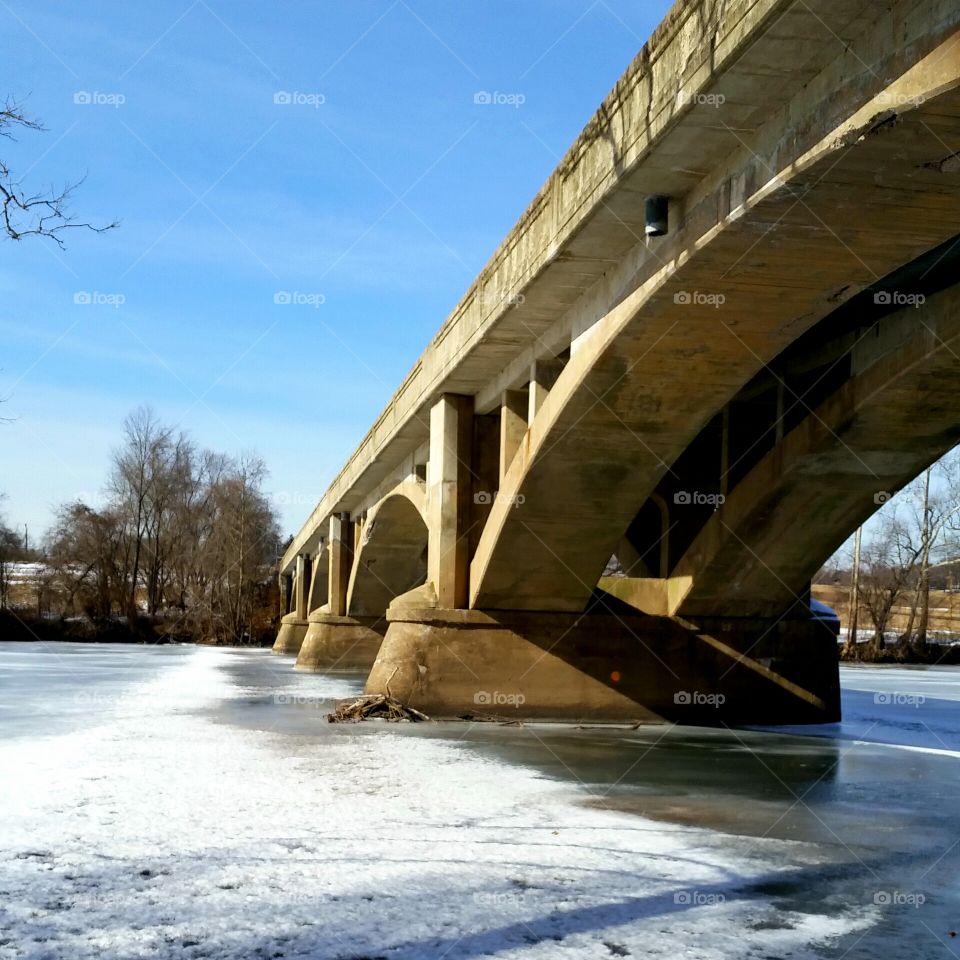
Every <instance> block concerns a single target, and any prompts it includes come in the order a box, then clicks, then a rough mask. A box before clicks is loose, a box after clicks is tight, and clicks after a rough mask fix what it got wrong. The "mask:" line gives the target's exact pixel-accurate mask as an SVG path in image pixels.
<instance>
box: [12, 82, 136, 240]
mask: <svg viewBox="0 0 960 960" xmlns="http://www.w3.org/2000/svg"><path fill="white" fill-rule="evenodd" d="M18 128H19V129H21V130H31V131H42V130H43V129H44V127H43V125H42V124H41V123H40V122H39V121H37V120H35V119H33V118H31V117H29V116H28V115H27V114H26V113H24V111H23V105H22V104H21V103H20V102H19V101H17V100H15V99H13V98H11V97H7V99H6V100H5V101H4V103H3V106H2V108H0V137H6V139H8V140H15V139H16V138H15V137H14V131H15V130H17V129H18ZM82 182H83V180H82V179H80V180H78V181H76V182H75V183H72V184H68V185H67V186H65V187H64V188H63V189H62V190H59V191H56V190H53V189H51V190H47V191H45V192H41V193H30V192H27V191H25V190H24V189H23V188H22V186H21V185H20V182H19V181H18V180H17V179H16V177H15V176H14V174H13V172H12V171H11V170H10V167H9V166H8V165H7V164H6V163H5V162H4V161H3V160H2V159H0V203H2V206H3V231H4V232H5V233H6V235H7V237H9V238H10V239H11V240H22V239H23V238H24V237H29V236H38V237H49V238H50V239H51V240H53V241H55V242H56V243H57V244H59V245H60V246H61V247H63V245H64V243H63V239H62V237H61V234H62V233H64V231H66V230H70V229H76V228H78V227H79V228H82V229H84V230H93V231H94V232H95V233H103V232H104V231H106V230H112V229H113V228H114V227H116V226H117V225H118V224H117V222H116V221H113V222H112V223H108V224H106V225H105V226H101V227H97V226H94V225H93V224H91V223H87V222H85V221H84V222H78V221H77V220H75V219H74V218H73V217H71V216H70V215H69V212H68V207H69V204H70V200H71V198H72V196H73V192H74V191H75V190H76V188H77V187H78V186H80V184H81V183H82Z"/></svg>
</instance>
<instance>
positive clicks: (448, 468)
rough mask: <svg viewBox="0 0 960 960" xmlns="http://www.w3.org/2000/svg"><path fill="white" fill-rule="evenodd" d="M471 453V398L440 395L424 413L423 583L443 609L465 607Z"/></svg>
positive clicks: (468, 578)
mask: <svg viewBox="0 0 960 960" xmlns="http://www.w3.org/2000/svg"><path fill="white" fill-rule="evenodd" d="M472 447H473V398H472V397H464V396H459V395H457V394H444V395H443V396H442V397H441V398H440V399H439V400H438V401H437V402H436V403H435V404H434V406H433V409H432V410H431V411H430V470H429V486H428V489H427V500H428V508H427V511H428V517H429V528H430V541H429V548H428V555H427V578H428V579H429V580H430V582H431V583H433V586H434V589H435V590H436V592H437V603H438V604H439V605H440V606H441V607H444V608H447V609H456V608H463V607H466V606H467V602H468V594H469V587H470V569H469V565H470V550H469V546H470V545H469V539H468V534H469V526H470V506H471V500H472V483H471V474H470V456H471V451H472Z"/></svg>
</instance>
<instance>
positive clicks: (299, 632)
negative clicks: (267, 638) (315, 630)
mask: <svg viewBox="0 0 960 960" xmlns="http://www.w3.org/2000/svg"><path fill="white" fill-rule="evenodd" d="M307 626H308V624H307V621H306V619H301V618H300V617H298V616H297V614H296V613H288V614H287V615H286V616H284V617H281V618H280V629H279V630H278V631H277V639H276V640H275V641H274V643H273V652H274V653H277V654H280V653H292V654H297V653H299V652H300V647H301V645H302V644H303V638H304V637H305V636H306V635H307Z"/></svg>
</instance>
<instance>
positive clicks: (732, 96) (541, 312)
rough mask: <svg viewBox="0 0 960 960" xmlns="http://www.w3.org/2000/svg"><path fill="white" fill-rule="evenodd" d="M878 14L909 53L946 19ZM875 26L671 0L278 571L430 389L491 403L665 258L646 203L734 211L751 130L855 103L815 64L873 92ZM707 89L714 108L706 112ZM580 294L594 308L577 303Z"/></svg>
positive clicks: (422, 413)
mask: <svg viewBox="0 0 960 960" xmlns="http://www.w3.org/2000/svg"><path fill="white" fill-rule="evenodd" d="M883 14H884V16H885V17H886V19H887V20H888V21H889V22H888V23H886V24H885V26H884V29H886V34H885V35H884V38H885V46H887V47H889V46H891V45H892V44H897V45H900V46H903V47H907V46H909V47H910V49H911V51H912V53H913V55H914V56H917V57H918V56H920V55H922V53H923V52H924V49H925V45H929V43H930V42H931V38H934V39H935V38H936V36H937V34H938V31H942V30H943V29H945V26H944V25H949V22H950V20H951V17H953V18H954V20H955V19H956V11H955V9H954V8H953V6H952V4H951V3H950V2H946V0H940V2H932V0H931V2H930V3H925V4H919V5H918V4H915V3H905V2H901V3H898V4H897V11H895V12H894V13H888V12H887V11H886V10H884V11H883ZM877 20H878V13H877V9H876V3H875V2H874V0H727V2H722V3H718V2H716V0H680V2H678V3H676V4H675V5H674V7H673V8H672V9H671V11H670V13H669V14H668V15H667V17H666V18H665V20H664V22H663V24H662V25H661V26H660V27H659V28H658V29H657V31H656V32H655V33H654V35H653V36H652V37H651V38H650V40H649V41H648V43H646V44H645V45H644V47H643V49H642V50H641V51H640V52H639V53H638V55H637V57H636V58H635V59H634V61H633V63H632V64H630V66H629V67H628V69H627V70H626V72H625V74H624V76H623V77H622V78H621V80H620V81H618V83H617V85H616V86H615V88H614V89H613V90H612V91H611V93H610V94H609V96H608V97H607V98H606V99H605V101H604V103H603V104H602V105H601V107H600V109H599V110H598V111H597V113H596V115H595V117H594V118H593V119H592V120H591V121H590V123H589V124H588V125H587V126H586V128H585V129H584V131H583V133H582V134H581V135H580V137H579V138H578V139H577V141H576V142H575V143H574V144H573V146H572V147H571V148H570V150H569V151H568V152H567V154H566V155H565V157H564V158H563V159H562V160H561V162H560V164H559V165H558V167H557V170H556V171H555V173H554V174H553V175H552V176H551V177H550V179H549V180H548V181H547V183H546V184H545V185H544V187H543V188H542V190H541V191H540V192H539V193H538V195H537V196H536V197H535V198H534V200H533V201H532V202H531V204H530V206H529V207H528V209H527V211H526V212H525V213H524V214H523V216H522V217H521V218H520V220H519V221H518V223H517V225H516V227H515V228H514V229H513V230H512V231H511V233H510V235H509V236H508V237H506V238H505V239H504V241H503V243H502V244H501V245H500V246H499V248H498V249H497V251H496V252H495V253H494V255H493V256H492V258H491V260H490V262H489V263H488V264H487V266H486V267H485V268H484V270H483V271H482V272H481V274H480V276H479V277H478V278H477V280H476V281H475V282H474V284H473V285H472V286H471V287H470V289H469V290H468V291H467V292H466V294H465V295H464V297H463V299H462V300H461V301H460V303H459V304H458V305H457V307H456V308H455V309H454V311H453V313H452V314H451V315H450V316H449V317H448V318H447V320H446V321H445V322H444V323H443V325H442V326H441V328H440V330H439V332H438V333H437V335H436V336H435V337H434V339H433V341H432V342H431V343H430V345H429V346H428V348H427V349H426V350H425V351H424V353H423V355H422V356H421V358H420V359H419V360H418V361H417V363H416V364H415V365H414V367H413V369H412V370H411V371H410V373H409V374H408V376H407V377H406V378H405V379H404V381H403V383H402V384H401V385H400V386H399V388H398V389H397V392H396V393H395V394H394V396H393V398H392V399H391V401H390V402H389V404H388V405H387V407H386V408H385V409H384V411H383V413H382V414H381V415H380V417H379V418H378V419H377V421H376V423H375V424H374V425H373V427H372V428H371V429H370V431H369V432H368V434H367V435H366V437H364V439H363V440H362V442H361V443H360V445H359V446H358V448H357V450H356V451H355V452H354V453H353V455H352V456H351V457H350V459H349V461H348V462H347V464H346V465H345V466H344V468H343V470H342V471H341V472H340V474H339V475H338V476H337V477H336V479H335V480H334V481H333V483H332V484H331V485H330V488H329V489H328V490H327V492H326V493H325V494H324V496H323V498H322V500H321V501H320V503H319V504H318V505H317V507H316V509H315V510H314V511H313V513H312V514H311V516H310V517H309V518H308V520H307V522H306V523H305V525H304V527H303V529H302V530H301V531H300V532H299V533H298V534H297V536H296V537H295V539H294V542H293V543H292V544H291V546H290V548H289V550H288V551H287V553H286V555H285V557H284V560H283V568H284V570H286V569H288V568H289V567H291V566H292V563H293V559H294V558H295V556H296V555H297V554H298V553H300V552H303V551H305V550H306V551H309V552H311V553H313V552H315V550H316V548H317V544H318V539H319V537H320V535H321V534H322V532H323V530H324V527H325V524H326V521H327V518H328V517H329V516H330V514H332V513H334V512H338V511H344V510H349V511H356V510H359V509H362V508H363V506H364V504H366V503H373V502H375V501H376V500H377V499H378V498H379V496H381V495H382V493H380V492H378V487H379V486H380V485H381V484H382V483H384V482H386V483H391V484H392V483H393V482H394V481H393V480H392V479H391V477H392V475H393V472H394V471H395V470H396V469H397V468H400V467H401V465H402V464H403V463H404V462H405V458H407V457H409V456H411V455H412V453H413V451H414V450H415V449H416V448H417V447H418V446H420V445H422V444H424V443H425V442H426V441H427V440H428V435H429V430H428V424H429V409H430V406H431V405H432V401H433V398H434V397H435V396H437V395H438V394H440V393H444V392H446V393H454V394H467V395H474V394H478V393H479V392H482V391H484V390H485V389H486V388H488V387H490V392H489V393H488V394H485V395H487V396H489V397H493V396H497V397H499V391H500V390H502V389H507V388H510V387H512V386H514V385H515V384H514V383H513V382H502V383H501V380H502V378H503V377H504V376H505V375H507V374H509V376H508V380H514V379H515V380H516V381H517V382H521V381H522V379H523V377H522V376H521V372H522V371H523V370H524V369H529V365H530V363H532V362H534V361H536V360H538V359H543V358H549V357H550V356H552V354H553V353H554V352H559V351H560V350H563V349H564V348H566V347H567V346H569V342H570V337H571V335H574V336H575V335H577V334H578V333H579V332H581V331H582V330H583V329H584V325H585V324H589V323H591V322H593V321H594V320H596V319H599V317H602V316H603V315H604V314H606V313H607V312H608V311H609V309H610V307H611V306H612V305H613V304H614V303H616V302H617V301H618V300H619V299H621V298H622V297H623V296H624V294H625V292H628V289H632V287H630V286H629V285H630V284H632V285H633V286H635V285H636V278H635V277H634V274H635V272H636V269H637V268H638V267H641V266H642V268H643V270H646V271H649V270H650V269H651V265H655V264H656V263H658V262H659V261H660V260H661V259H662V258H663V255H664V254H665V255H666V256H668V257H670V256H673V255H674V254H673V253H672V252H668V251H667V250H666V249H664V251H663V254H661V252H660V250H661V248H660V247H658V248H657V249H656V250H654V251H653V252H651V251H650V250H648V249H647V246H646V244H645V243H644V242H643V199H644V197H645V196H646V195H648V194H649V193H652V192H656V193H665V194H669V195H670V196H672V197H675V198H678V209H677V210H675V211H674V214H673V215H674V217H675V221H676V219H677V218H683V217H685V216H688V214H686V213H685V210H684V208H688V209H691V210H692V209H694V208H695V207H696V206H697V205H698V203H699V194H698V190H699V191H701V192H702V190H703V189H706V191H707V193H708V194H709V193H712V192H713V191H714V189H715V188H716V183H715V182H714V181H716V180H720V181H722V182H723V183H725V184H726V187H725V196H726V197H727V204H726V206H727V209H733V208H735V207H737V206H738V205H739V204H740V203H741V202H742V201H743V200H744V199H745V198H746V196H747V195H748V194H747V189H748V187H749V185H750V184H753V183H756V182H757V180H758V169H759V170H760V171H761V172H762V169H763V163H761V162H759V161H758V159H757V158H756V157H755V156H754V153H760V154H761V155H762V156H764V160H763V162H766V156H765V155H764V154H763V150H764V149H765V147H764V146H763V145H761V144H759V143H756V142H755V141H756V138H757V131H758V130H759V129H760V128H761V127H762V126H763V125H764V124H765V123H768V122H770V120H771V118H775V117H776V116H777V114H778V112H780V111H784V110H786V109H787V105H788V104H789V103H790V101H791V99H793V98H795V97H796V96H797V95H798V93H799V92H801V91H803V90H804V89H808V88H811V89H812V91H813V92H812V95H811V96H812V97H818V98H819V102H815V103H814V105H813V106H812V107H811V106H809V105H808V107H807V110H808V112H810V111H811V109H812V110H813V111H814V115H815V116H818V117H820V118H821V119H820V121H819V122H821V123H823V124H824V125H826V124H829V123H830V121H831V120H833V119H834V116H835V115H836V116H842V114H843V111H844V110H845V109H847V104H848V103H849V102H850V101H851V100H852V99H853V98H854V97H856V96H860V95H861V91H859V90H857V89H855V88H853V87H852V86H851V85H850V84H847V83H846V80H847V79H849V78H847V77H843V76H842V75H841V77H840V81H839V82H840V86H838V87H837V88H836V89H835V90H833V91H831V90H830V89H829V87H828V86H826V85H824V84H819V85H818V84H816V83H814V80H815V78H817V77H818V75H819V74H820V73H822V71H823V70H824V69H825V68H827V67H828V66H830V65H831V64H833V63H834V62H835V61H837V60H838V59H841V58H846V60H847V61H849V62H851V63H855V57H856V56H857V55H859V56H861V57H862V58H863V61H864V62H863V63H861V64H860V65H859V68H858V70H857V74H858V75H859V74H864V73H866V69H865V66H864V64H865V63H869V64H871V65H873V66H875V68H876V71H877V76H876V77H874V78H873V80H874V85H875V86H882V85H883V83H882V80H881V75H882V76H886V73H885V70H886V64H885V63H881V62H880V59H879V58H878V56H877V54H878V52H879V53H882V52H883V46H880V47H879V48H877V45H876V44H875V43H874V44H873V45H872V46H871V45H870V44H867V45H864V46H857V44H858V43H859V42H860V41H861V39H862V37H863V35H864V34H865V32H866V31H867V30H868V29H869V28H870V27H871V25H873V24H874V23H875V22H876V21H877ZM894 36H895V37H896V40H895V41H891V38H892V37H894ZM710 96H714V97H718V96H721V97H723V98H724V99H723V100H722V102H720V103H719V105H716V106H715V105H714V102H716V101H710V100H705V99H704V98H705V97H710ZM791 109H795V108H791ZM727 158H729V162H728V159H727ZM779 169H780V167H779V166H777V167H776V169H774V170H772V171H770V172H769V175H768V176H767V177H766V179H769V178H770V177H772V176H773V174H774V173H776V172H777V171H778V170H779ZM714 171H715V173H714ZM622 261H623V262H624V263H626V269H625V271H622V272H621V271H619V270H618V264H620V263H621V262H622ZM627 261H629V262H627ZM631 278H632V279H631ZM625 286H626V287H627V289H624V288H625ZM588 291H589V292H590V293H591V294H592V293H593V292H594V291H595V292H596V294H597V299H596V301H595V302H594V301H593V300H590V299H589V298H588V300H587V301H585V302H581V303H578V301H580V300H581V298H583V297H585V296H586V295H587V294H588ZM521 297H522V309H521V308H520V306H518V304H519V303H520V300H518V298H521ZM488 403H489V405H488V406H483V405H482V404H480V405H478V412H481V413H486V412H488V411H489V409H491V408H492V403H493V401H492V400H490V401H488ZM481 407H482V409H481ZM411 467H412V464H411ZM403 469H406V468H403Z"/></svg>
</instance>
